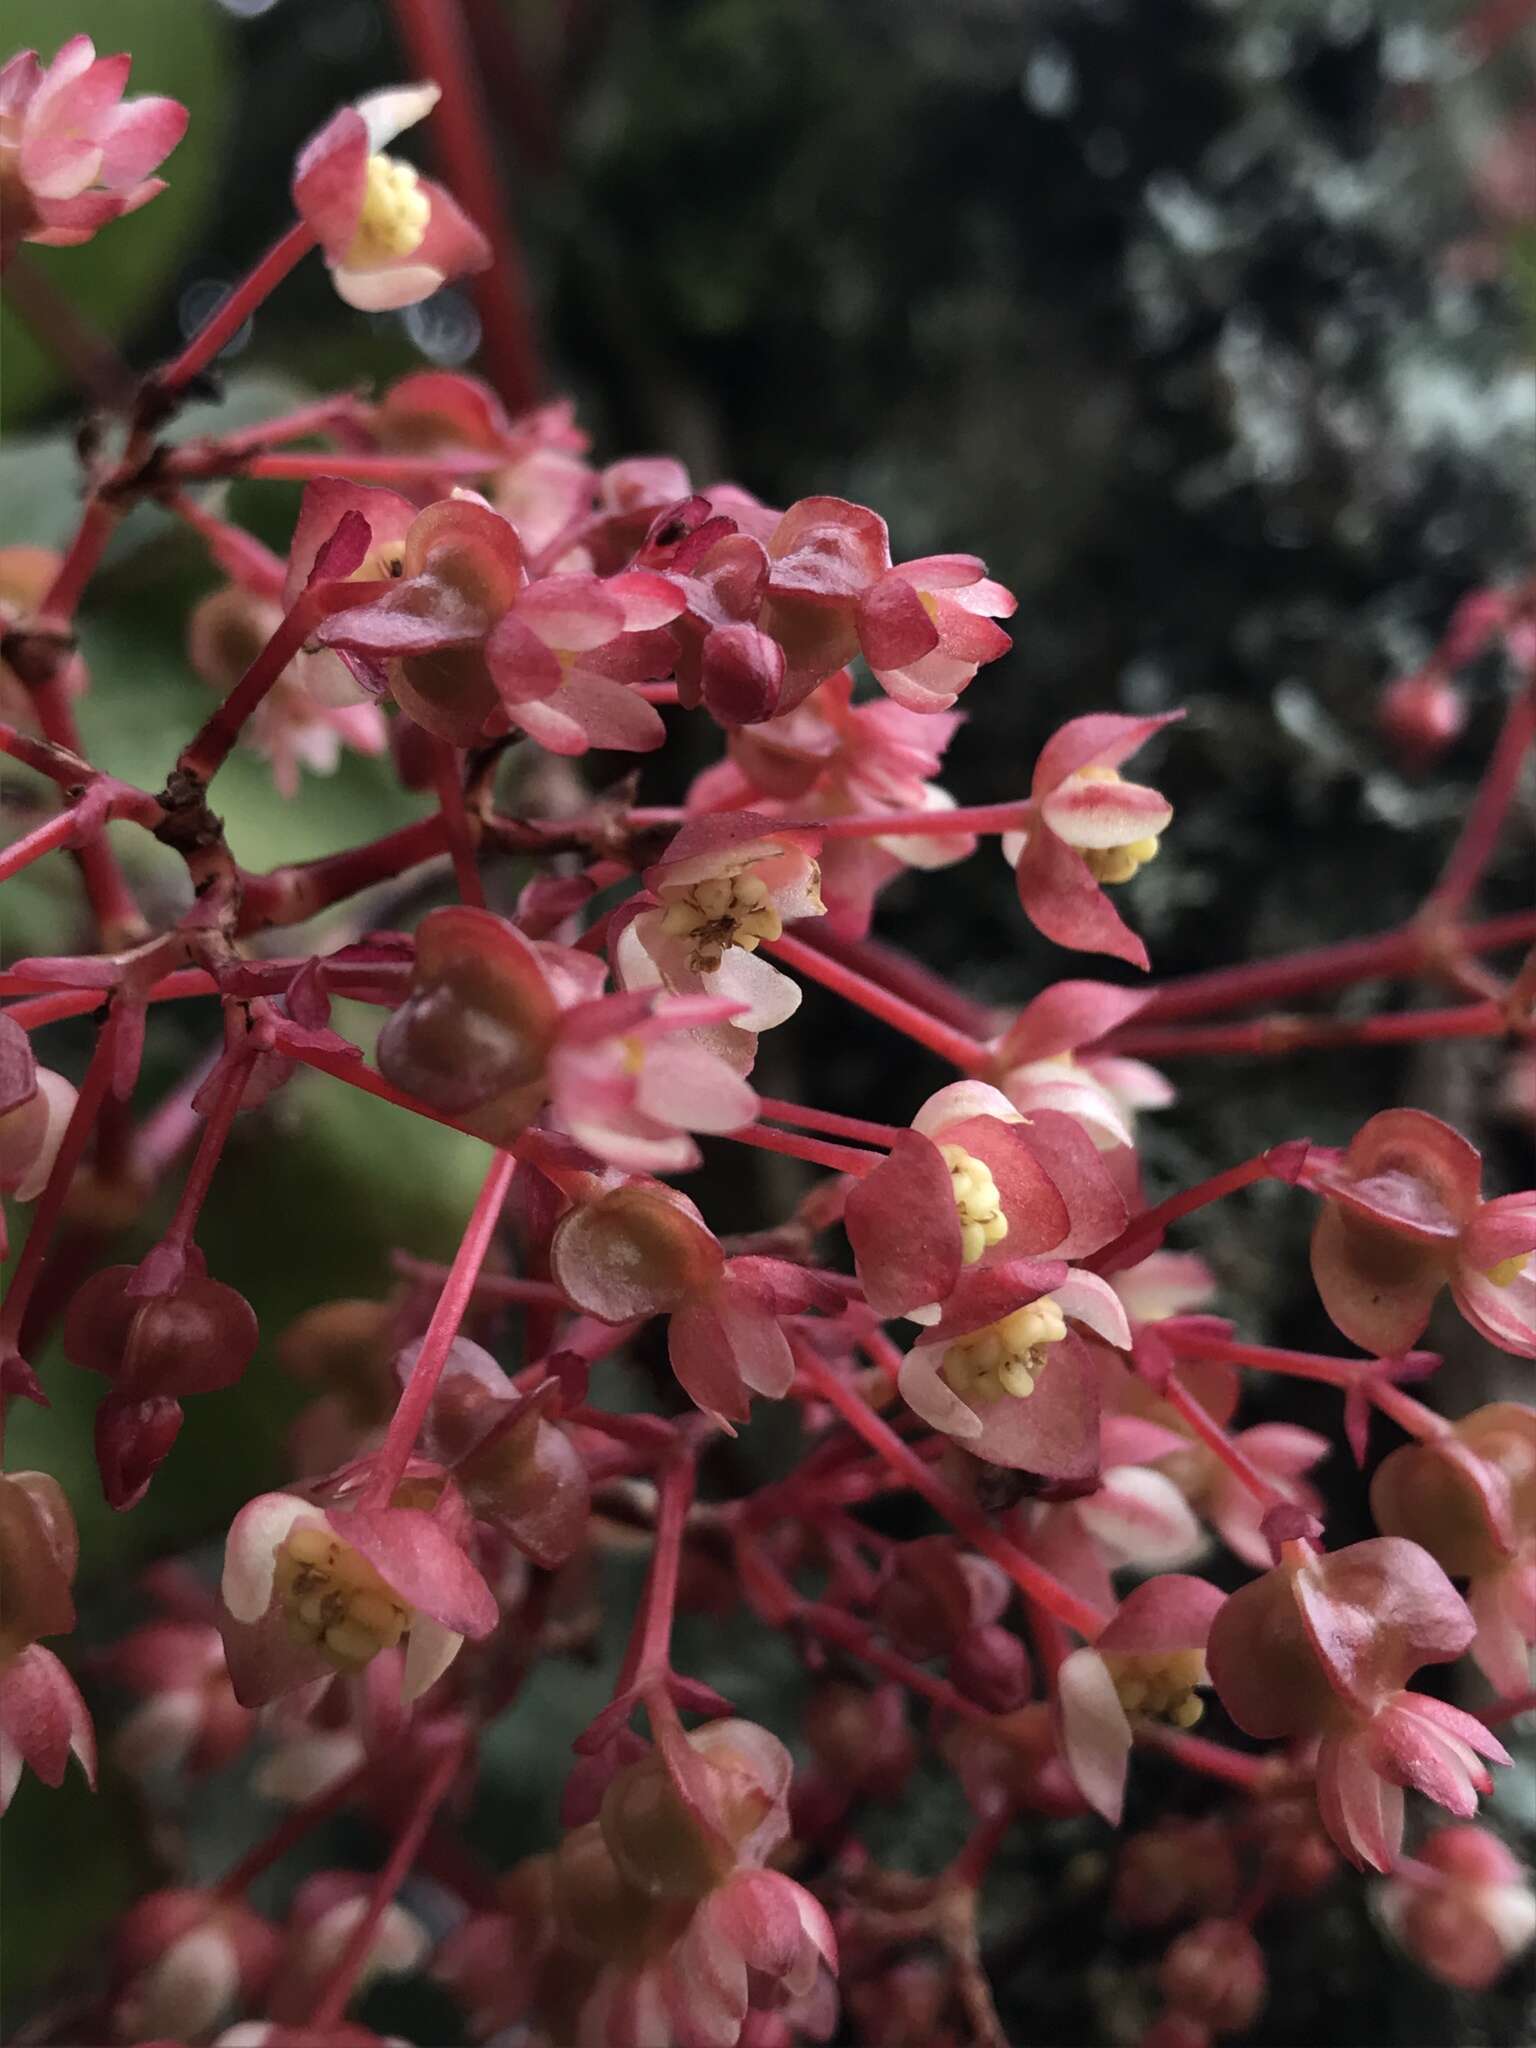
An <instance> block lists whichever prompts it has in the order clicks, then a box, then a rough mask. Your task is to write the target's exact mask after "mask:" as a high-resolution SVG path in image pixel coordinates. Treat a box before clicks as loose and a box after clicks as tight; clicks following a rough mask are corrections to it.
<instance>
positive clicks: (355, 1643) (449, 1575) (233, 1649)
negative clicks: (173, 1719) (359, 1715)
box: [223, 1493, 497, 1706]
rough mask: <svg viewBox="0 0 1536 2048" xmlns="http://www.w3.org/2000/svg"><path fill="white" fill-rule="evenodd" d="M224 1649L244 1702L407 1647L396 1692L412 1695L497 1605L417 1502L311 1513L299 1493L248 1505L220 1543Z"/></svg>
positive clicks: (485, 1629) (486, 1627) (258, 1701)
mask: <svg viewBox="0 0 1536 2048" xmlns="http://www.w3.org/2000/svg"><path fill="white" fill-rule="evenodd" d="M223 1599H224V1607H225V1618H224V1622H223V1629H224V1646H225V1650H226V1652H227V1654H228V1657H229V1668H230V1673H231V1676H232V1677H233V1679H234V1682H235V1695H236V1697H237V1698H238V1699H239V1700H240V1702H241V1704H242V1705H244V1706H260V1705H262V1704H263V1703H264V1702H265V1701H267V1700H270V1699H275V1698H277V1697H278V1695H279V1694H280V1693H284V1692H290V1691H292V1690H293V1689H294V1688H295V1687H297V1686H300V1685H305V1684H308V1683H309V1682H310V1681H311V1680H313V1679H316V1678H321V1677H331V1676H333V1675H334V1674H335V1673H337V1672H343V1673H351V1672H357V1671H361V1670H363V1669H364V1668H365V1666H366V1665H368V1664H369V1663H370V1662H371V1661H372V1660H373V1658H374V1657H375V1656H377V1654H378V1653H379V1651H380V1650H383V1649H393V1648H394V1647H395V1646H396V1645H397V1644H399V1643H401V1642H402V1641H403V1642H405V1644H406V1651H405V1669H404V1677H403V1684H402V1694H403V1697H404V1698H405V1699H407V1700H414V1699H417V1698H419V1697H420V1695H421V1694H422V1693H424V1692H425V1691H426V1690H427V1688H428V1687H429V1686H431V1685H433V1684H434V1683H435V1682H436V1681H437V1679H439V1678H440V1677H441V1676H442V1674H443V1672H444V1671H446V1670H447V1668H448V1666H449V1665H450V1664H451V1663H452V1662H453V1660H454V1658H455V1657H456V1656H457V1655H458V1653H459V1649H460V1647H461V1645H462V1643H463V1641H464V1638H465V1637H466V1636H473V1637H476V1638H478V1637H481V1636H487V1635H489V1634H490V1633H491V1631H492V1629H494V1628H495V1626H496V1621H497V1609H496V1602H495V1600H494V1598H493V1597H492V1595H491V1591H490V1588H489V1587H488V1586H487V1585H486V1583H485V1581H484V1579H482V1578H481V1576H480V1574H479V1572H478V1571H476V1569H475V1567H474V1566H473V1565H472V1564H471V1563H470V1561H469V1559H468V1557H467V1556H466V1555H465V1553H464V1550H463V1548H462V1547H461V1545H460V1543H459V1542H458V1541H456V1540H455V1538H454V1537H453V1536H452V1535H451V1534H450V1533H449V1531H448V1530H447V1528H445V1527H444V1525H443V1523H442V1521H441V1520H439V1519H437V1518H436V1517H435V1516H433V1515H432V1514H429V1513H428V1512H426V1510H425V1509H422V1508H418V1507H383V1508H369V1507H345V1508H342V1507H332V1508H329V1509H324V1508H320V1507H317V1506H316V1505H315V1504H314V1503H313V1502H312V1501H308V1500H305V1499H304V1498H303V1497H302V1496H301V1495H299V1494H296V1493H264V1494H261V1495H259V1496H258V1497H257V1498H256V1499H255V1500H253V1501H249V1502H248V1503H247V1504H246V1506H244V1507H243V1508H242V1509H241V1510H240V1512H239V1514H238V1515H236V1517H235V1519H234V1521H233V1522H232V1523H231V1525H230V1530H229V1536H228V1539H227V1541H226V1543H225V1546H224V1579H223Z"/></svg>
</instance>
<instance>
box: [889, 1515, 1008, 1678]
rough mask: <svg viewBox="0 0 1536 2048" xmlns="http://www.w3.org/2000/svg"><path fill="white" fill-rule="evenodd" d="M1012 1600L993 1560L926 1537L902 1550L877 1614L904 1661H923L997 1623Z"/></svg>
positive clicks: (947, 1540)
mask: <svg viewBox="0 0 1536 2048" xmlns="http://www.w3.org/2000/svg"><path fill="white" fill-rule="evenodd" d="M1008 1600H1009V1586H1008V1580H1007V1578H1006V1576H1005V1575H1004V1573H1003V1572H1002V1571H1001V1570H1000V1569H999V1568H998V1566H997V1565H995V1564H993V1563H992V1562H991V1560H990V1559H989V1558H985V1557H976V1556H974V1555H973V1554H972V1553H971V1552H969V1551H965V1550H962V1549H961V1548H960V1546H959V1545H958V1544H957V1543H955V1542H953V1541H952V1540H951V1539H950V1538H949V1537H947V1536H924V1537H921V1538H919V1539H918V1541H917V1542H915V1543H907V1544H904V1545H903V1546H902V1549H901V1550H900V1552H899V1553H898V1555H897V1560H896V1570H895V1574H894V1576H893V1577H892V1578H891V1579H890V1580H888V1581H887V1583H886V1584H885V1585H884V1586H883V1587H882V1588H881V1591H880V1597H879V1599H878V1601H877V1602H876V1606H875V1613H876V1616H877V1617H878V1619H879V1622H880V1625H881V1627H882V1628H883V1629H884V1630H885V1632H886V1634H887V1635H888V1636H889V1637H890V1639H891V1642H892V1644H893V1645H894V1646H895V1648H896V1649H898V1650H899V1651H900V1652H901V1654H902V1655H903V1656H904V1657H913V1658H917V1659H924V1658H928V1657H937V1656H939V1655H941V1654H942V1653H943V1652H944V1651H945V1650H950V1649H953V1648H954V1646H955V1645H956V1643H957V1642H958V1641H959V1640H960V1638H961V1637H962V1636H964V1635H965V1634H966V1633H967V1632H968V1631H970V1630H972V1629H976V1628H985V1627H987V1626H988V1625H989V1624H990V1623H992V1622H995V1621H996V1620H997V1618H998V1616H999V1615H1000V1614H1001V1613H1002V1612H1003V1609H1004V1608H1005V1607H1006V1606H1007V1605H1008Z"/></svg>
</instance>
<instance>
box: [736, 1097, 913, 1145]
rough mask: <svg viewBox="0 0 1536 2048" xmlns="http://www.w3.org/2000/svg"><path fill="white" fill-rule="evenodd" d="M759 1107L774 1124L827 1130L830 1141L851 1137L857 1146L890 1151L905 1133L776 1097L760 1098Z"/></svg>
mask: <svg viewBox="0 0 1536 2048" xmlns="http://www.w3.org/2000/svg"><path fill="white" fill-rule="evenodd" d="M757 1106H758V1108H759V1109H760V1110H761V1112H762V1113H763V1115H764V1116H766V1117H771V1118H772V1119H773V1121H774V1122H775V1123H780V1124H799V1125H800V1126H801V1128H802V1129H804V1130H807V1131H825V1132H826V1133H827V1135H828V1137H831V1138H852V1139H854V1140H855V1142H856V1143H861V1144H865V1145H880V1146H883V1147H884V1148H885V1149H886V1150H887V1151H888V1150H889V1149H890V1147H891V1146H892V1145H894V1144H895V1142H896V1140H897V1139H898V1138H899V1137H901V1136H903V1135H904V1134H903V1132H902V1131H901V1130H900V1129H899V1128H898V1126H897V1125H895V1124H872V1123H869V1122H868V1121H867V1120H866V1119H865V1118H864V1117H861V1116H840V1115H838V1113H837V1112H836V1111H835V1110H831V1109H807V1108H806V1106H805V1104H804V1103H801V1102H784V1101H782V1100H780V1098H779V1097H777V1096H774V1095H760V1096H759V1097H758V1098H757Z"/></svg>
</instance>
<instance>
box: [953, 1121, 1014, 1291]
mask: <svg viewBox="0 0 1536 2048" xmlns="http://www.w3.org/2000/svg"><path fill="white" fill-rule="evenodd" d="M939 1150H940V1151H941V1152H942V1153H943V1155H944V1164H945V1165H946V1166H947V1167H948V1168H949V1178H950V1185H951V1186H952V1187H953V1189H954V1193H955V1209H956V1212H957V1213H958V1215H959V1217H960V1256H961V1258H962V1259H963V1260H964V1262H965V1264H966V1265H968V1266H974V1265H975V1263H976V1261H977V1260H978V1259H979V1258H980V1257H981V1255H982V1253H983V1252H984V1251H985V1250H986V1249H987V1247H988V1246H989V1245H994V1244H1001V1243H1002V1241H1003V1239H1004V1238H1005V1237H1006V1236H1007V1235H1008V1218H1007V1217H1006V1216H1005V1215H1004V1214H1003V1205H1002V1198H1001V1197H1000V1196H999V1194H998V1192H997V1182H996V1181H995V1180H994V1179H993V1178H992V1169H991V1167H990V1166H988V1165H987V1163H986V1161H985V1160H984V1159H978V1158H976V1156H975V1154H974V1153H971V1152H967V1151H966V1149H965V1147H964V1146H963V1145H941V1146H940V1147H939Z"/></svg>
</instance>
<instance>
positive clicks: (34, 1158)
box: [0, 1016, 76, 1249]
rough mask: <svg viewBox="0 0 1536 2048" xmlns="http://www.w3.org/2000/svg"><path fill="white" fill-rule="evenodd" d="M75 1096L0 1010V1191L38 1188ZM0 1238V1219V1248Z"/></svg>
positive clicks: (22, 1194) (32, 1193)
mask: <svg viewBox="0 0 1536 2048" xmlns="http://www.w3.org/2000/svg"><path fill="white" fill-rule="evenodd" d="M75 1098H76V1089H75V1086H74V1083H73V1082H71V1081H66V1080H65V1078H64V1076H63V1075H62V1074H56V1073H54V1071H53V1069H52V1068H51V1067H40V1066H39V1065H38V1064H37V1061H36V1060H35V1059H34V1058H33V1055H32V1047H31V1044H30V1042H29V1040H28V1038H27V1034H26V1033H25V1032H24V1031H23V1030H22V1028H21V1026H20V1025H19V1024H17V1023H16V1022H15V1021H14V1020H13V1019H12V1018H9V1017H3V1016H0V1194H6V1195H10V1196H12V1197H14V1199H15V1200H16V1201H18V1202H30V1201H34V1200H35V1199H36V1197H37V1196H38V1195H40V1194H41V1193H42V1191H43V1189H44V1188H45V1187H46V1186H47V1185H48V1176H49V1174H51V1173H52V1171H53V1162H54V1161H55V1160H56V1159H57V1158H58V1156H59V1147H60V1146H61V1145H62V1144H63V1142H64V1133H65V1131H66V1130H67V1129H68V1128H69V1119H70V1116H71V1113H72V1112H73V1110H74V1107H75ZM4 1243H5V1227H4V1223H3V1221H0V1249H3V1246H4Z"/></svg>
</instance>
